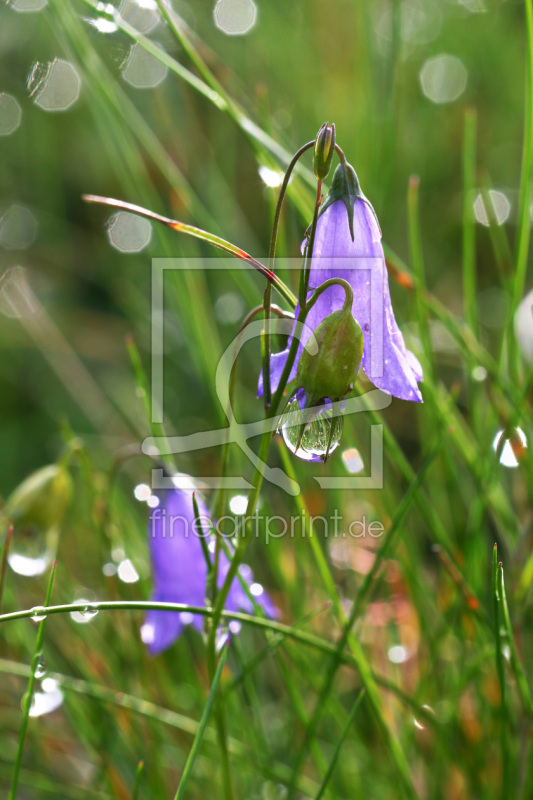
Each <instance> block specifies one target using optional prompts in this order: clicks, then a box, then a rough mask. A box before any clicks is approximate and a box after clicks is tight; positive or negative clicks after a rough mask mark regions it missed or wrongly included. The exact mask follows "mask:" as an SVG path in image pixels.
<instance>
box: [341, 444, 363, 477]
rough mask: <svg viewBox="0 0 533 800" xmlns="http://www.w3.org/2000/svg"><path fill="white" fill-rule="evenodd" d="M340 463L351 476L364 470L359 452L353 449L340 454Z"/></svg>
mask: <svg viewBox="0 0 533 800" xmlns="http://www.w3.org/2000/svg"><path fill="white" fill-rule="evenodd" d="M342 463H343V464H344V466H345V467H346V469H347V470H348V472H351V473H352V475H355V474H357V473H358V472H362V471H363V470H364V468H365V465H364V463H363V459H362V458H361V455H360V453H359V450H356V449H355V447H350V448H349V450H345V451H344V453H343V454H342Z"/></svg>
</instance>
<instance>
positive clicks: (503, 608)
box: [498, 562, 533, 718]
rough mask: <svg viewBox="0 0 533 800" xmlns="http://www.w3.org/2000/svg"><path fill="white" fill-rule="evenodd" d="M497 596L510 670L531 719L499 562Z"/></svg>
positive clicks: (531, 703)
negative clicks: (508, 652) (507, 646)
mask: <svg viewBox="0 0 533 800" xmlns="http://www.w3.org/2000/svg"><path fill="white" fill-rule="evenodd" d="M498 594H499V600H500V623H501V625H503V629H504V631H505V633H506V636H507V643H508V645H509V651H510V660H511V669H512V670H513V672H514V676H515V678H516V684H517V686H518V691H519V694H520V699H521V700H522V705H523V707H524V711H525V713H526V714H527V716H528V717H530V718H531V717H532V716H533V701H532V698H531V690H530V688H529V684H528V682H527V677H526V673H525V670H524V667H523V665H522V662H521V660H520V656H519V655H518V650H517V649H516V642H515V638H514V633H513V626H512V625H511V616H510V614H509V607H508V605H507V596H506V594H505V582H504V579H503V564H502V563H501V562H500V563H499V564H498Z"/></svg>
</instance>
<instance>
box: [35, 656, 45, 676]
mask: <svg viewBox="0 0 533 800" xmlns="http://www.w3.org/2000/svg"><path fill="white" fill-rule="evenodd" d="M33 674H34V675H35V677H36V678H38V679H39V680H40V679H41V678H44V676H45V675H46V669H45V665H44V658H43V657H42V655H39V656H37V659H36V663H35V666H34V670H33Z"/></svg>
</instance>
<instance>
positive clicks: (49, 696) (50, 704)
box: [30, 679, 63, 717]
mask: <svg viewBox="0 0 533 800" xmlns="http://www.w3.org/2000/svg"><path fill="white" fill-rule="evenodd" d="M48 680H51V679H48ZM45 683H46V681H43V686H42V688H43V691H42V692H35V694H34V695H33V698H32V703H31V707H30V717H42V716H43V715H44V714H50V712H52V711H55V710H56V708H59V706H60V705H61V703H62V702H63V692H62V691H61V689H60V688H59V686H58V685H57V681H54V684H55V685H54V686H53V687H50V688H49V689H48V690H45V689H44V684H45Z"/></svg>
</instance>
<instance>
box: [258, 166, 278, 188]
mask: <svg viewBox="0 0 533 800" xmlns="http://www.w3.org/2000/svg"><path fill="white" fill-rule="evenodd" d="M258 172H259V177H260V178H261V180H262V181H263V183H264V184H265V186H268V187H270V188H271V189H276V188H277V187H278V186H281V184H282V183H283V173H282V172H280V171H279V170H277V169H270V167H266V166H265V165H264V164H263V165H262V166H260V167H259V170H258Z"/></svg>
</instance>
